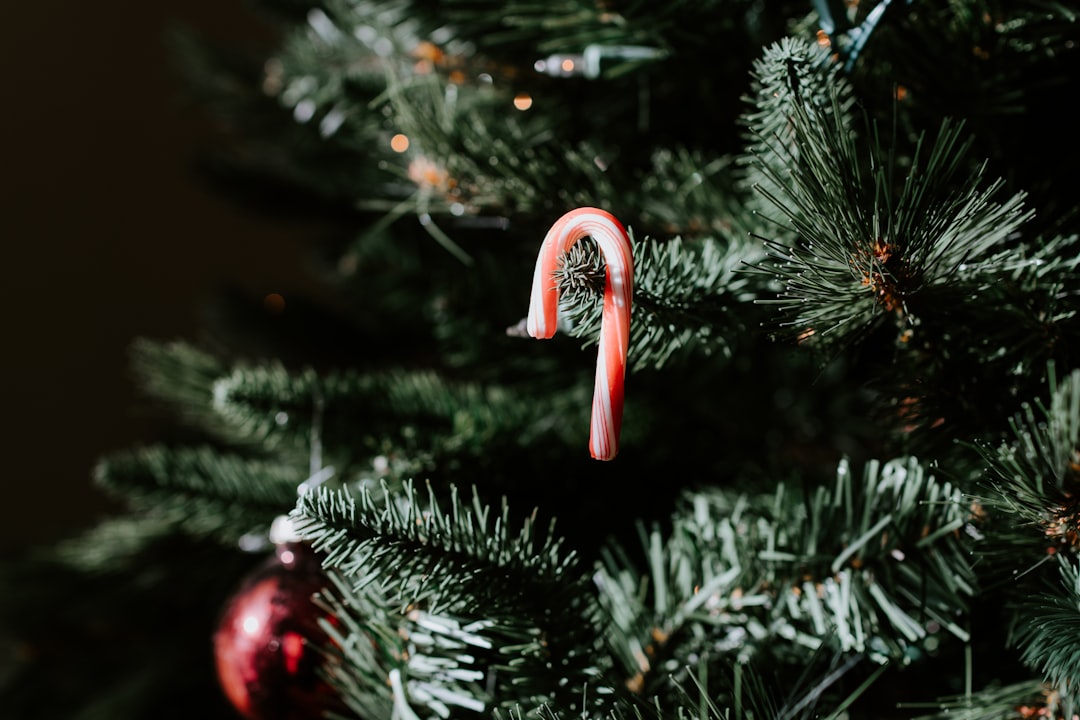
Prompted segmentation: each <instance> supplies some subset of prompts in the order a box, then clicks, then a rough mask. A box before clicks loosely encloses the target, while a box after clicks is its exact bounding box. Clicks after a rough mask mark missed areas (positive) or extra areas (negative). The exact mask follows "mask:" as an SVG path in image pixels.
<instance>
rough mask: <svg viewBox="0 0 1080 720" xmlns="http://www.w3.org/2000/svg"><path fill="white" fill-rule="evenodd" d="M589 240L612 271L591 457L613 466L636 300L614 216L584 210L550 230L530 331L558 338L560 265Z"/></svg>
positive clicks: (628, 255) (536, 277)
mask: <svg viewBox="0 0 1080 720" xmlns="http://www.w3.org/2000/svg"><path fill="white" fill-rule="evenodd" d="M586 236H588V237H591V238H592V239H593V240H595V241H596V242H597V243H598V244H599V245H600V250H601V252H603V254H604V262H605V264H606V265H607V269H606V277H607V279H606V282H605V284H604V314H603V315H602V317H601V320H600V347H599V348H598V349H597V355H596V380H595V383H594V386H593V405H592V421H591V424H590V426H589V452H590V453H591V454H592V456H593V457H594V458H596V459H597V460H611V459H612V458H614V457H615V454H616V453H618V451H619V430H620V429H621V428H622V412H623V381H624V378H625V377H626V352H627V350H628V348H629V347H630V298H631V296H632V295H633V294H634V256H633V254H632V252H631V249H630V236H629V235H628V234H627V232H626V228H624V227H623V226H622V223H620V222H619V221H618V220H616V219H615V218H614V216H612V215H611V213H609V212H606V211H604V210H599V209H597V208H591V207H583V208H578V209H576V210H571V211H570V212H568V213H566V214H565V215H563V216H562V217H561V218H559V220H558V221H557V222H556V223H555V224H554V225H552V226H551V229H550V230H548V233H547V236H546V237H545V238H544V243H543V245H541V246H540V255H539V257H537V259H536V271H535V272H534V273H533V285H532V296H531V298H530V301H529V319H528V325H527V327H528V330H529V334H530V335H532V336H533V337H534V338H537V339H541V340H543V339H547V338H550V337H551V336H553V335H554V334H555V327H556V325H557V323H558V311H559V288H558V284H557V283H556V281H555V268H556V264H557V263H558V261H559V258H560V257H562V255H563V254H564V253H566V252H567V251H568V250H569V249H570V248H571V247H572V246H573V245H574V243H576V242H577V241H578V240H580V239H581V238H583V237H586Z"/></svg>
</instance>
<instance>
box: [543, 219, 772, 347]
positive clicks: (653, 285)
mask: <svg viewBox="0 0 1080 720" xmlns="http://www.w3.org/2000/svg"><path fill="white" fill-rule="evenodd" d="M632 243H633V253H634V297H633V306H632V312H633V321H632V322H631V324H630V349H629V351H628V354H627V357H628V359H629V361H630V363H631V366H632V367H634V368H642V367H647V366H653V367H655V368H660V367H663V366H664V365H665V364H666V363H668V362H669V361H670V360H672V359H673V358H678V359H681V360H685V359H686V358H687V357H689V356H691V355H692V354H694V353H695V352H700V353H702V354H705V355H714V354H716V355H720V356H722V357H725V358H727V357H730V356H731V354H732V352H733V349H734V346H735V344H736V343H737V339H738V338H739V337H740V336H745V335H746V333H747V331H748V328H747V327H746V324H745V320H743V319H742V315H741V312H742V311H745V308H746V306H747V305H748V304H749V300H751V299H752V298H753V293H754V290H755V288H754V287H753V286H752V282H751V281H752V277H751V276H749V275H748V274H745V273H742V272H740V271H742V270H743V268H744V266H745V264H746V263H747V262H748V260H749V259H750V258H756V257H757V255H756V254H755V251H754V249H752V248H751V247H749V245H748V244H746V243H743V244H732V245H728V246H727V247H723V246H721V244H720V243H718V242H714V241H712V240H708V239H707V240H704V241H701V242H683V241H682V240H680V239H678V238H676V239H674V240H671V241H668V242H664V243H660V242H656V241H652V240H650V239H649V238H646V239H644V240H641V241H637V240H633V238H632ZM603 262H604V261H603V256H602V254H601V253H600V252H599V249H598V247H597V246H596V243H595V242H593V241H592V240H591V239H584V240H582V241H581V242H578V243H576V244H575V245H574V246H573V247H572V248H570V251H569V252H568V253H567V254H566V255H565V257H564V260H563V263H562V265H561V266H560V267H559V269H558V270H556V278H557V280H558V283H559V292H560V307H561V310H562V313H563V315H562V318H563V320H564V321H565V322H566V323H567V325H568V327H569V328H570V330H569V331H570V334H572V335H574V336H575V337H584V338H588V342H587V345H594V344H596V343H597V342H598V341H599V337H600V319H601V314H602V313H601V310H602V307H603V298H604V278H605V275H604V273H605V270H604V264H603Z"/></svg>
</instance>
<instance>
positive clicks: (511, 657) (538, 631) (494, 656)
mask: <svg viewBox="0 0 1080 720" xmlns="http://www.w3.org/2000/svg"><path fill="white" fill-rule="evenodd" d="M382 493H383V502H382V506H381V507H380V506H379V504H378V503H377V501H376V500H375V498H374V496H373V495H372V493H371V492H370V491H368V490H361V494H360V497H359V499H358V502H357V501H355V500H354V499H353V498H352V496H351V495H350V494H348V493H346V492H343V491H341V492H331V491H324V490H316V491H315V492H311V493H308V494H306V495H303V496H301V498H300V500H299V502H298V504H297V507H296V509H295V510H294V512H293V514H292V517H293V519H294V521H295V522H296V527H297V531H298V532H299V533H300V535H301V536H302V537H303V538H304V539H306V540H308V541H310V542H311V543H312V545H313V547H314V548H315V549H316V550H317V551H320V552H323V553H325V557H324V560H323V565H324V567H326V568H328V569H331V570H334V571H337V572H340V573H341V574H342V576H343V577H344V578H345V579H346V580H348V581H350V582H351V583H352V592H354V593H360V592H375V593H377V594H378V595H385V597H386V598H387V599H388V601H389V602H394V603H396V604H397V606H398V608H399V609H400V610H399V611H400V612H401V613H403V614H404V615H405V619H406V620H409V621H410V622H415V623H418V625H419V626H421V627H423V628H424V629H425V632H426V633H428V634H430V633H436V634H439V635H440V636H454V635H455V634H456V633H458V632H459V630H460V632H467V633H468V634H469V636H470V638H472V637H473V636H476V637H478V638H483V639H484V640H483V643H487V646H486V647H487V648H489V650H488V651H487V652H485V653H484V654H483V655H482V656H481V655H479V654H477V655H476V656H475V657H473V656H469V655H462V654H460V653H458V654H454V655H452V657H455V658H456V660H455V662H456V664H457V666H459V667H461V668H463V670H462V672H463V673H465V675H466V676H467V677H469V678H473V677H474V675H475V672H480V673H483V674H484V675H485V676H486V677H487V678H488V682H496V683H498V687H499V688H500V689H499V691H498V692H496V693H495V695H494V697H495V698H496V699H495V702H496V703H497V704H498V705H500V706H503V707H513V706H514V705H516V704H519V703H524V704H526V705H538V704H541V703H543V702H552V703H554V704H555V705H557V706H560V707H573V706H574V704H575V703H577V702H579V701H580V692H581V688H582V687H583V686H585V685H586V684H587V683H591V680H592V678H593V677H594V676H595V675H596V674H597V672H598V669H597V667H598V665H599V666H600V667H601V668H602V667H603V665H604V658H603V655H602V654H598V653H597V652H596V651H597V649H598V648H599V628H598V624H597V620H596V617H595V613H596V607H595V605H594V603H592V602H591V601H590V595H589V593H588V590H587V578H586V577H585V576H583V575H582V573H581V571H580V569H579V568H578V564H577V560H576V556H575V555H574V553H572V552H567V551H565V550H563V548H562V542H561V540H560V539H559V538H558V537H556V536H555V535H554V533H553V531H552V529H551V528H549V530H548V532H547V533H546V534H545V533H541V532H538V531H537V530H536V528H535V526H534V521H535V517H530V518H527V519H526V520H525V521H524V522H523V524H522V526H521V529H520V530H519V531H518V533H517V535H516V536H515V535H513V534H512V533H513V531H512V529H511V527H510V526H511V524H512V520H511V516H510V513H509V509H508V507H507V506H506V505H505V504H504V505H503V509H502V512H501V514H500V515H499V517H497V518H493V517H492V516H491V512H490V508H489V507H488V506H485V505H484V504H483V503H482V502H481V501H480V499H479V497H478V496H476V495H475V494H474V496H473V500H472V503H471V504H465V503H464V502H462V500H461V499H460V498H459V497H458V494H457V491H456V489H455V490H453V491H452V494H451V497H450V499H449V501H448V507H447V508H446V509H444V508H443V507H442V506H441V505H440V504H439V503H438V501H437V500H436V498H435V496H434V494H433V492H432V490H431V488H430V487H429V489H428V499H427V501H426V502H424V501H421V499H420V498H419V496H418V495H417V493H416V492H415V491H414V489H413V487H412V484H411V483H406V485H405V487H404V489H403V490H402V491H400V492H392V491H389V490H388V489H387V488H386V487H385V486H384V487H383V489H382ZM464 628H470V629H469V630H467V631H466V630H464ZM444 639H445V638H444ZM458 640H460V641H464V639H463V637H458ZM469 643H470V644H472V645H473V646H474V650H475V648H476V647H480V645H482V644H483V643H482V642H481V641H480V640H477V639H475V638H473V639H470V640H469ZM412 651H413V652H415V653H416V654H417V655H418V656H421V657H417V656H412V657H411V659H410V666H412V665H414V664H418V663H421V662H425V661H424V660H423V658H430V663H431V665H429V666H427V667H429V668H430V667H436V666H437V667H443V663H445V662H448V661H449V659H448V658H444V657H442V651H441V650H440V643H439V642H435V641H432V642H431V643H428V644H425V645H423V646H420V645H415V644H414V646H413V648H412ZM425 653H431V655H427V654H425ZM440 658H441V659H440ZM552 662H555V663H557V666H558V668H559V669H558V671H557V672H556V676H557V677H558V678H559V679H557V680H556V679H555V678H552V676H551V674H550V667H551V663H552ZM496 671H499V672H505V673H508V674H509V675H508V676H506V680H507V681H508V684H507V685H505V686H504V685H503V684H502V683H503V679H502V678H503V676H502V675H500V674H498V673H497V672H496ZM430 677H431V676H429V681H431V682H433V680H430ZM447 677H452V676H447ZM428 692H429V694H430V692H431V691H430V689H429V690H428ZM432 697H437V695H436V696H432ZM412 700H413V701H416V700H417V697H416V695H415V694H414V695H413V698H412Z"/></svg>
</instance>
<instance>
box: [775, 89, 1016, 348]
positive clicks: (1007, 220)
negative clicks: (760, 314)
mask: <svg viewBox="0 0 1080 720" xmlns="http://www.w3.org/2000/svg"><path fill="white" fill-rule="evenodd" d="M833 95H834V97H833V102H832V105H831V110H829V111H828V112H826V113H821V112H818V111H817V110H816V109H814V108H807V107H805V106H795V107H794V108H793V111H792V112H793V114H792V122H793V124H794V127H795V137H796V144H797V146H798V147H799V154H798V155H797V156H795V155H792V156H790V157H789V158H788V160H789V164H790V165H791V166H792V169H791V174H790V177H787V176H783V175H781V174H780V173H779V171H777V169H776V168H772V167H770V166H769V165H762V166H761V167H762V171H763V172H765V173H766V175H768V176H769V177H771V179H772V180H773V182H774V183H776V184H777V185H780V186H782V187H785V188H786V189H785V190H784V193H785V194H784V195H782V196H780V197H777V196H772V195H769V194H768V190H767V189H766V188H762V191H763V192H765V193H766V194H767V197H769V198H770V200H771V201H773V202H774V203H775V204H776V205H777V207H778V208H780V209H781V210H782V211H783V213H784V214H785V215H786V216H787V219H788V222H789V223H790V225H791V228H792V229H793V230H794V231H795V234H796V236H797V237H798V241H797V243H795V244H794V245H793V246H791V247H788V246H787V245H786V243H785V242H782V241H777V240H773V241H766V242H767V244H768V245H769V247H770V251H771V253H772V254H773V262H772V263H770V264H767V266H768V268H769V269H771V270H772V271H773V272H775V274H776V277H777V279H778V281H780V282H781V283H782V284H783V290H782V291H781V292H780V293H779V295H778V297H777V299H775V300H770V301H769V302H770V303H773V304H775V305H777V307H778V310H779V318H778V322H779V325H780V326H781V327H790V328H791V329H792V332H793V333H795V334H797V335H798V336H800V337H803V338H806V337H809V336H810V335H813V336H815V337H818V338H822V340H821V341H822V342H828V341H829V340H832V341H833V342H834V343H836V344H843V343H845V342H847V341H849V340H850V339H852V338H853V337H854V336H857V335H859V334H861V333H865V332H866V331H867V330H868V329H869V327H870V326H871V325H872V324H873V323H875V321H879V320H881V319H883V318H886V317H889V316H892V317H893V318H894V320H895V322H896V323H897V324H898V326H899V327H900V328H901V329H903V328H908V327H910V326H912V325H915V324H917V323H918V322H919V321H920V317H919V316H920V315H922V314H926V315H929V314H931V313H933V312H935V310H936V309H938V308H940V307H941V306H942V304H944V303H943V301H944V300H945V298H948V299H949V300H950V302H949V303H948V304H946V306H947V307H948V306H951V305H953V304H955V302H956V300H957V299H961V300H963V301H966V302H978V301H979V300H978V297H977V290H976V289H977V287H978V286H979V285H980V284H983V283H987V282H992V281H993V279H994V278H998V277H1002V276H1005V275H1007V274H1008V273H1010V272H1012V271H1013V270H1014V269H1015V267H1016V266H1017V265H1018V264H1020V263H1025V262H1029V260H1028V259H1027V258H1019V259H1017V258H1016V257H1015V252H1016V248H1015V247H1014V246H1013V244H1011V242H1010V241H1011V240H1012V236H1013V234H1014V233H1015V232H1016V231H1017V230H1018V229H1019V228H1020V226H1021V225H1023V223H1024V222H1025V221H1027V220H1028V219H1030V217H1031V215H1032V213H1031V212H1030V211H1028V212H1025V211H1023V209H1022V201H1023V195H1022V194H1017V195H1014V196H1012V197H1011V198H1009V199H1007V200H1006V201H1005V202H1004V203H1002V204H997V203H994V202H991V197H992V196H993V195H994V194H996V193H997V191H998V190H1000V189H1001V187H1002V183H1001V182H1000V181H999V182H995V183H991V184H990V185H989V186H988V187H986V188H985V189H984V188H981V187H980V183H981V179H982V174H983V170H984V168H983V167H980V166H976V167H975V168H974V169H971V170H969V171H968V172H967V175H966V177H959V175H960V173H961V172H962V170H963V168H964V167H965V166H967V164H968V162H967V161H966V159H965V153H966V150H967V148H968V147H969V145H970V141H964V140H962V139H961V132H962V125H961V124H955V123H950V122H948V121H945V122H943V123H942V126H941V130H940V132H939V134H938V136H937V138H936V140H935V141H934V142H933V143H932V145H931V146H930V147H929V149H926V148H925V147H924V138H923V137H921V136H920V138H919V140H918V142H917V144H916V147H915V149H914V151H913V154H912V156H911V158H910V163H911V165H910V168H908V169H907V170H906V179H905V180H904V181H903V184H902V187H900V188H897V187H896V184H897V181H896V179H895V177H894V176H895V174H896V173H897V171H898V166H899V165H900V163H901V155H900V153H901V149H900V148H896V147H893V148H890V149H888V150H886V149H885V148H884V147H883V145H882V143H881V140H880V138H878V137H876V132H875V140H874V144H873V146H872V148H871V157H870V160H869V165H864V162H865V161H864V160H863V159H862V157H861V153H860V152H859V151H858V149H857V147H856V141H855V137H854V134H853V133H852V132H850V130H849V128H848V127H847V124H846V123H845V122H843V121H842V120H841V118H842V116H843V111H842V109H841V106H840V101H839V99H837V98H836V97H835V93H833ZM1008 251H1012V252H1011V253H1010V252H1008Z"/></svg>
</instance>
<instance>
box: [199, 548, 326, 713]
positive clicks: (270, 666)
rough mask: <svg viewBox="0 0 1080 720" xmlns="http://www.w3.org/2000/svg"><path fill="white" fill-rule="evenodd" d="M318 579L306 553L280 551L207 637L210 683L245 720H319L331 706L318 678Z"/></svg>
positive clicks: (319, 571) (243, 585) (256, 572)
mask: <svg viewBox="0 0 1080 720" xmlns="http://www.w3.org/2000/svg"><path fill="white" fill-rule="evenodd" d="M324 580H325V576H324V575H323V572H322V567H321V565H320V563H319V560H318V558H317V557H316V556H315V554H314V553H313V552H312V550H311V549H310V548H309V547H307V546H305V545H303V544H300V543H283V544H281V545H278V546H277V547H276V552H275V554H274V555H273V556H272V557H271V558H269V559H268V560H267V561H266V562H265V563H264V564H262V565H261V566H259V567H258V568H256V569H255V570H254V571H253V572H252V573H251V574H250V575H248V576H247V577H246V578H245V579H244V580H243V581H242V582H241V584H240V587H239V588H238V589H237V591H236V593H235V594H234V595H233V596H232V598H231V599H230V600H229V602H228V604H227V605H226V606H225V608H224V611H223V612H222V615H221V619H220V621H219V622H218V626H217V631H216V632H215V633H214V657H215V660H216V663H217V675H218V680H219V681H220V683H221V688H222V690H223V691H224V693H225V696H226V697H227V698H228V699H229V701H230V702H231V703H232V704H233V706H234V707H235V708H236V709H237V711H239V713H240V715H241V716H242V717H244V718H248V719H249V720H307V719H308V718H319V717H321V716H322V712H323V710H325V709H326V708H328V707H332V706H333V705H334V697H333V691H332V690H331V689H330V687H329V686H328V685H327V684H326V682H325V681H324V680H322V678H321V677H320V675H319V672H318V667H319V664H320V661H321V655H320V653H319V651H318V649H317V646H318V644H320V643H322V642H323V641H325V638H326V634H325V632H324V631H323V630H322V629H321V628H320V627H319V625H318V619H319V617H320V616H321V615H323V613H322V611H320V610H319V608H318V607H317V606H316V605H315V603H314V602H313V600H312V596H313V595H314V594H315V593H317V592H319V590H321V589H322V587H323V584H324Z"/></svg>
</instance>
